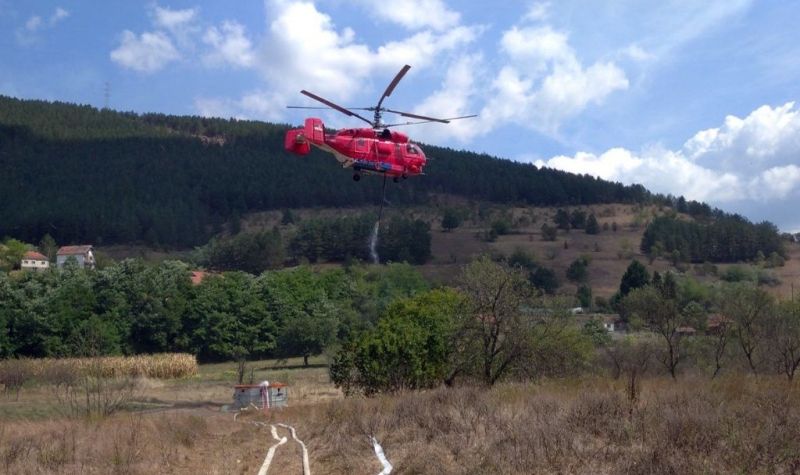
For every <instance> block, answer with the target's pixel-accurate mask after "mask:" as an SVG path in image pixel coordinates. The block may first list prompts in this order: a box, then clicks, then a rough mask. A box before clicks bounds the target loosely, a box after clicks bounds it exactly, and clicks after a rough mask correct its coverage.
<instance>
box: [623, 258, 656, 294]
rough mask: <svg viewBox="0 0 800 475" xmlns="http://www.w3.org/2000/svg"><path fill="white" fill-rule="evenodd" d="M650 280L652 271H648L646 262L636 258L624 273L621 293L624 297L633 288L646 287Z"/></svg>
mask: <svg viewBox="0 0 800 475" xmlns="http://www.w3.org/2000/svg"><path fill="white" fill-rule="evenodd" d="M649 282H650V273H649V272H647V268H646V267H645V266H644V264H642V263H641V262H639V261H637V260H635V259H634V260H633V261H631V263H630V264H629V265H628V268H627V269H626V270H625V273H624V274H623V275H622V280H621V281H620V283H619V293H620V295H621V296H623V297H624V296H626V295H628V293H629V292H630V291H631V290H633V289H638V288H640V287H644V286H645V285H647V284H648V283H649Z"/></svg>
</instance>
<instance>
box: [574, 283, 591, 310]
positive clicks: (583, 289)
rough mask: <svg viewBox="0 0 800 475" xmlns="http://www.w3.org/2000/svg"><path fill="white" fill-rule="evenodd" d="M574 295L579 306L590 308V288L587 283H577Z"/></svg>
mask: <svg viewBox="0 0 800 475" xmlns="http://www.w3.org/2000/svg"><path fill="white" fill-rule="evenodd" d="M575 297H576V298H577V299H578V303H579V304H580V306H581V307H583V308H586V309H591V308H592V288H591V287H589V286H588V285H586V284H581V285H579V286H578V290H577V292H576V293H575Z"/></svg>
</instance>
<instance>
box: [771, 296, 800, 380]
mask: <svg viewBox="0 0 800 475" xmlns="http://www.w3.org/2000/svg"><path fill="white" fill-rule="evenodd" d="M773 320H774V321H773V324H772V325H770V326H769V328H770V331H771V332H772V338H770V345H771V348H772V349H773V351H774V352H775V354H776V356H777V360H778V362H779V365H780V367H781V369H782V370H783V372H784V374H786V378H788V379H789V381H792V380H793V379H794V375H795V372H796V371H797V368H798V366H800V302H790V301H787V302H781V303H780V304H779V305H778V306H777V309H776V312H775V316H774V319H773Z"/></svg>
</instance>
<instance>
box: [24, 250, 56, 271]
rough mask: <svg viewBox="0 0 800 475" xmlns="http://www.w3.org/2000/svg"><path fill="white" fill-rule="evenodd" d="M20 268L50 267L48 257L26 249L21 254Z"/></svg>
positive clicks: (38, 268)
mask: <svg viewBox="0 0 800 475" xmlns="http://www.w3.org/2000/svg"><path fill="white" fill-rule="evenodd" d="M20 267H21V268H22V270H32V271H43V270H45V269H47V268H49V267H50V259H48V258H47V256H45V255H44V254H41V253H38V252H36V251H28V252H26V253H25V255H24V256H22V262H21V263H20Z"/></svg>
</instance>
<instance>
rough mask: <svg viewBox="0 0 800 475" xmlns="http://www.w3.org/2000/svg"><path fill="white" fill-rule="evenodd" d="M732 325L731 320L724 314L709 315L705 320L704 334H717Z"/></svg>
mask: <svg viewBox="0 0 800 475" xmlns="http://www.w3.org/2000/svg"><path fill="white" fill-rule="evenodd" d="M732 325H733V320H732V319H730V318H728V317H726V316H725V315H721V314H718V313H715V314H712V315H709V316H708V320H707V322H706V334H707V335H719V334H721V333H724V332H725V331H726V330H728V329H729V328H731V326H732Z"/></svg>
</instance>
